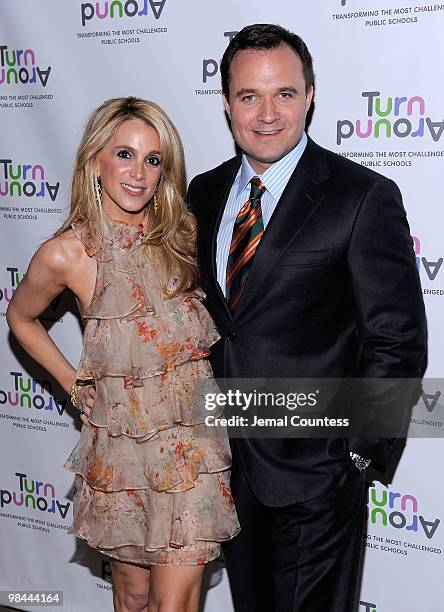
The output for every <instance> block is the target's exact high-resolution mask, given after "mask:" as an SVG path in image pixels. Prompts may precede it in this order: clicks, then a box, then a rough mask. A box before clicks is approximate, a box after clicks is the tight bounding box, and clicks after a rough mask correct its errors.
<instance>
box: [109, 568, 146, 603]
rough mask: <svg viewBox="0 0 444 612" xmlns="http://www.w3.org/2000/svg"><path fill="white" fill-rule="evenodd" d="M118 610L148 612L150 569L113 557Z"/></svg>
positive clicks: (115, 600) (113, 574) (114, 598)
mask: <svg viewBox="0 0 444 612" xmlns="http://www.w3.org/2000/svg"><path fill="white" fill-rule="evenodd" d="M111 569H112V576H113V585H114V596H113V601H114V610H115V611H116V612H148V598H149V590H150V569H148V568H146V567H140V566H139V565H132V564H131V563H122V562H121V561H117V560H116V559H111Z"/></svg>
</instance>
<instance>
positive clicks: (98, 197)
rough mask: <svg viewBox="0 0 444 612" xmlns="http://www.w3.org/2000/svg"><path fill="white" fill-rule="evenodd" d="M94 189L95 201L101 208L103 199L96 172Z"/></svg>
mask: <svg viewBox="0 0 444 612" xmlns="http://www.w3.org/2000/svg"><path fill="white" fill-rule="evenodd" d="M94 191H95V194H96V201H97V205H98V207H99V209H100V210H101V209H102V205H103V201H102V183H101V182H100V176H97V174H95V175H94Z"/></svg>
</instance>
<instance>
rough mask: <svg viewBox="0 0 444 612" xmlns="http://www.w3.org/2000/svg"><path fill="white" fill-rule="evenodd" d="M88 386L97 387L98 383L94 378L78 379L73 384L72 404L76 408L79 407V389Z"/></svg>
mask: <svg viewBox="0 0 444 612" xmlns="http://www.w3.org/2000/svg"><path fill="white" fill-rule="evenodd" d="M87 385H92V386H93V387H95V386H96V381H95V380H94V378H86V379H85V378H76V379H75V381H74V382H73V383H72V387H71V403H72V405H73V406H75V407H76V408H77V407H78V406H77V399H78V393H79V387H86V386H87Z"/></svg>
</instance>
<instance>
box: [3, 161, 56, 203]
mask: <svg viewBox="0 0 444 612" xmlns="http://www.w3.org/2000/svg"><path fill="white" fill-rule="evenodd" d="M45 176H46V175H45V169H44V167H43V166H42V165H41V164H13V163H12V159H0V197H19V198H21V197H26V198H33V197H36V198H45V197H46V196H47V195H48V196H49V197H50V199H51V201H52V202H55V200H56V198H57V194H58V192H59V187H60V183H59V182H57V183H55V184H53V185H51V183H49V181H47V180H45Z"/></svg>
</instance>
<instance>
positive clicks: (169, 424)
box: [65, 220, 239, 566]
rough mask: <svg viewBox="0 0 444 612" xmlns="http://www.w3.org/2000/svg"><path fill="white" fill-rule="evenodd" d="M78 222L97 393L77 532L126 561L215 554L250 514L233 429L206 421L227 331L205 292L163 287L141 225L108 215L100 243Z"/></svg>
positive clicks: (83, 441)
mask: <svg viewBox="0 0 444 612" xmlns="http://www.w3.org/2000/svg"><path fill="white" fill-rule="evenodd" d="M73 231H74V233H75V235H76V236H77V237H78V238H79V240H81V241H82V243H83V244H84V245H85V248H86V251H87V253H88V254H89V255H90V256H92V257H94V258H95V259H96V260H97V279H96V287H95V290H94V295H93V299H92V302H91V304H90V306H89V307H88V309H87V311H86V312H85V313H84V315H83V316H84V320H85V332H84V340H83V353H82V358H81V362H80V365H79V369H78V372H77V377H78V378H84V379H86V378H94V380H95V383H96V400H95V403H94V407H93V409H92V412H91V415H90V426H85V425H84V426H83V428H82V432H81V435H80V439H79V442H78V444H77V445H76V447H75V449H74V450H73V451H72V453H71V455H70V457H69V459H68V461H67V462H66V464H65V467H66V468H67V469H68V470H71V471H73V472H75V473H76V478H75V489H76V492H75V497H74V521H73V524H72V527H71V530H70V533H73V534H75V535H77V536H79V537H81V538H84V539H86V540H87V542H88V544H89V545H90V546H92V547H93V548H96V549H98V550H99V551H101V552H103V553H105V554H107V555H108V556H110V557H113V558H116V559H119V560H121V561H127V562H132V563H137V564H140V565H146V566H148V565H181V564H185V565H195V564H200V563H207V562H208V561H210V560H212V559H214V558H216V557H217V556H218V555H219V550H220V544H219V543H220V542H222V541H224V540H229V539H231V538H232V537H234V536H235V535H236V533H237V532H238V530H239V524H238V521H237V516H236V512H235V509H234V504H233V499H232V497H231V493H230V488H229V466H230V451H229V444H228V440H227V437H226V434H225V432H223V431H222V430H220V429H219V428H213V427H211V428H210V427H207V426H205V424H204V418H205V408H204V395H205V393H207V392H213V393H214V392H217V386H216V383H215V381H214V379H213V377H212V372H211V367H210V365H209V362H208V360H207V357H208V355H209V351H210V346H211V345H212V344H214V342H216V341H217V340H218V338H219V336H218V333H217V330H216V328H215V326H214V323H213V321H212V319H211V317H210V316H209V314H208V312H207V311H206V309H205V308H204V306H203V304H202V299H203V297H204V295H203V293H202V291H201V290H200V289H197V290H195V291H192V292H188V293H183V294H181V295H179V296H176V297H174V298H168V297H165V296H164V295H163V292H162V288H161V284H160V281H159V278H158V276H157V274H156V271H155V269H154V268H153V266H152V265H150V264H149V261H148V258H147V257H146V254H145V248H144V246H143V239H144V236H143V231H142V227H141V226H138V227H136V226H133V225H128V224H125V223H121V222H117V221H111V220H106V230H105V232H104V242H103V245H104V246H103V248H102V249H101V250H100V251H99V252H98V253H92V251H91V249H90V240H89V236H88V233H87V231H86V230H85V228H84V226H83V225H82V223H79V224H76V225H73ZM171 282H172V285H174V282H175V281H174V279H173V280H172V281H171Z"/></svg>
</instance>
